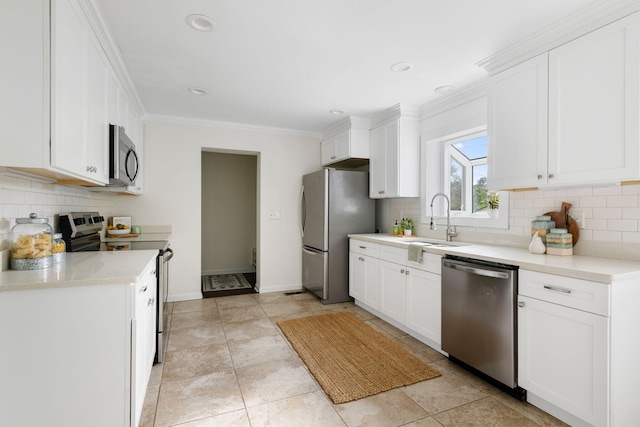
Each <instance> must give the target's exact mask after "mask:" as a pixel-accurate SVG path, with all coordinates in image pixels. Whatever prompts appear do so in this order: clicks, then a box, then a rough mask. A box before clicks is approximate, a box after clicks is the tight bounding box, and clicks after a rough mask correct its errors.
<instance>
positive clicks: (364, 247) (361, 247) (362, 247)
mask: <svg viewBox="0 0 640 427" xmlns="http://www.w3.org/2000/svg"><path fill="white" fill-rule="evenodd" d="M358 247H359V248H360V249H367V247H366V246H358Z"/></svg>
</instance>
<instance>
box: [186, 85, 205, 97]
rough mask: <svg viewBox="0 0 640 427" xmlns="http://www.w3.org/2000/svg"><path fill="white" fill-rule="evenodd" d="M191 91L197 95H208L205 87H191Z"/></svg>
mask: <svg viewBox="0 0 640 427" xmlns="http://www.w3.org/2000/svg"><path fill="white" fill-rule="evenodd" d="M189 92H191V93H192V94H193V95H197V96H201V95H206V94H207V90H206V89H205V88H203V87H190V88H189Z"/></svg>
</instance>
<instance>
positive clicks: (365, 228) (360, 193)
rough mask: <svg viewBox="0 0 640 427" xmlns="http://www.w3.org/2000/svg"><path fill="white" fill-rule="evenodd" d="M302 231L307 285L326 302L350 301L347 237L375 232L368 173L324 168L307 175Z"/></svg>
mask: <svg viewBox="0 0 640 427" xmlns="http://www.w3.org/2000/svg"><path fill="white" fill-rule="evenodd" d="M300 229H301V232H302V286H303V287H304V288H305V289H306V290H308V291H310V292H313V293H314V294H316V295H317V296H318V297H319V298H320V300H321V301H322V303H324V304H333V303H337V302H344V301H351V298H350V297H349V238H348V237H347V235H348V234H355V233H373V232H374V231H375V201H374V200H372V199H370V198H369V173H368V172H362V171H352V170H337V169H330V168H325V169H322V170H320V171H318V172H314V173H311V174H308V175H305V176H304V177H303V179H302V195H301V199H300Z"/></svg>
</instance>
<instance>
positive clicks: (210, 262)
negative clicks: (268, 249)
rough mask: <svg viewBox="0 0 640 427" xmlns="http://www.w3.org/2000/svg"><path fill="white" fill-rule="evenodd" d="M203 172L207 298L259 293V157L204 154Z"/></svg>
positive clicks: (203, 265)
mask: <svg viewBox="0 0 640 427" xmlns="http://www.w3.org/2000/svg"><path fill="white" fill-rule="evenodd" d="M201 168H202V169H201V170H202V178H201V179H202V182H201V192H202V193H201V201H202V202H201V221H202V224H201V230H202V236H201V237H202V239H201V270H202V271H201V276H202V294H203V297H205V298H206V297H217V296H226V295H237V294H241V293H250V292H255V288H256V281H257V280H256V276H257V263H256V250H257V212H258V193H257V176H258V173H257V169H258V156H257V155H255V154H244V153H230V152H213V151H202V156H201Z"/></svg>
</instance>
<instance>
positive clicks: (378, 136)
mask: <svg viewBox="0 0 640 427" xmlns="http://www.w3.org/2000/svg"><path fill="white" fill-rule="evenodd" d="M370 156H371V157H370V163H369V197H371V198H372V199H384V198H391V197H419V196H420V122H419V120H418V117H417V114H416V113H415V112H414V111H408V110H407V109H406V108H403V107H401V106H400V105H396V106H395V107H393V108H392V109H391V110H389V111H388V112H387V113H385V114H384V115H383V116H382V117H381V118H379V119H378V120H377V122H376V124H375V125H374V128H373V129H372V130H371V145H370Z"/></svg>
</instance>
